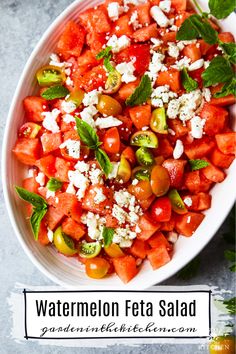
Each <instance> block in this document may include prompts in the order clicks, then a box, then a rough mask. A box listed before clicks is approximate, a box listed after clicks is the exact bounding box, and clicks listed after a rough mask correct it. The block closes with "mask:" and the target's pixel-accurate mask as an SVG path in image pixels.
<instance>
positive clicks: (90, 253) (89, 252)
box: [78, 242, 102, 258]
mask: <svg viewBox="0 0 236 354" xmlns="http://www.w3.org/2000/svg"><path fill="white" fill-rule="evenodd" d="M101 249H102V246H101V243H100V242H88V243H87V242H81V243H80V244H79V247H78V250H79V255H80V257H82V258H94V257H96V256H97V255H98V254H99V253H100V251H101Z"/></svg>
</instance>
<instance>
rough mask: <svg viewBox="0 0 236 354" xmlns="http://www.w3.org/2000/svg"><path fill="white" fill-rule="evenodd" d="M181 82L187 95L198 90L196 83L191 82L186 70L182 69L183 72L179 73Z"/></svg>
mask: <svg viewBox="0 0 236 354" xmlns="http://www.w3.org/2000/svg"><path fill="white" fill-rule="evenodd" d="M181 80H182V85H183V87H184V88H185V90H186V92H188V93H189V92H191V91H194V90H196V89H197V88H198V83H197V81H195V80H193V79H192V78H191V76H189V74H188V71H187V69H186V68H183V70H182V71H181Z"/></svg>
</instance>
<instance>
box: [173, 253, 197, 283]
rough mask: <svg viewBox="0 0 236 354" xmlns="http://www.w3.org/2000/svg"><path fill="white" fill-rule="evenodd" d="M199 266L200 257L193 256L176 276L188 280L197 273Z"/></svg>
mask: <svg viewBox="0 0 236 354" xmlns="http://www.w3.org/2000/svg"><path fill="white" fill-rule="evenodd" d="M199 266H200V258H199V257H196V258H194V259H193V260H192V261H191V262H190V263H188V264H187V265H186V266H185V267H184V268H183V269H181V271H180V272H179V273H178V274H177V277H178V278H180V279H183V280H188V279H191V278H193V277H195V276H196V275H197V273H198V270H199Z"/></svg>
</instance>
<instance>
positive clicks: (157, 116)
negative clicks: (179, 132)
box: [150, 107, 168, 134]
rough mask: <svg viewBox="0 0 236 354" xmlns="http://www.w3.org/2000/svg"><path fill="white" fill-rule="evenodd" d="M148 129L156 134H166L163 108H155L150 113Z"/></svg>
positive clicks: (166, 127)
mask: <svg viewBox="0 0 236 354" xmlns="http://www.w3.org/2000/svg"><path fill="white" fill-rule="evenodd" d="M150 127H151V129H152V130H153V131H154V132H156V133H159V134H168V126H167V123H166V112H165V108H164V107H161V108H157V109H155V110H154V111H153V112H152V117H151V121H150Z"/></svg>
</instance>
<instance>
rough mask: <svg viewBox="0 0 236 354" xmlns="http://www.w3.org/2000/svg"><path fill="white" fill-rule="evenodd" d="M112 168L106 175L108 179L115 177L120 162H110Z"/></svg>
mask: <svg viewBox="0 0 236 354" xmlns="http://www.w3.org/2000/svg"><path fill="white" fill-rule="evenodd" d="M111 164H112V170H111V172H110V173H109V175H108V177H107V178H108V179H113V178H116V177H117V174H118V169H119V166H120V163H119V162H112V163H111Z"/></svg>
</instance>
